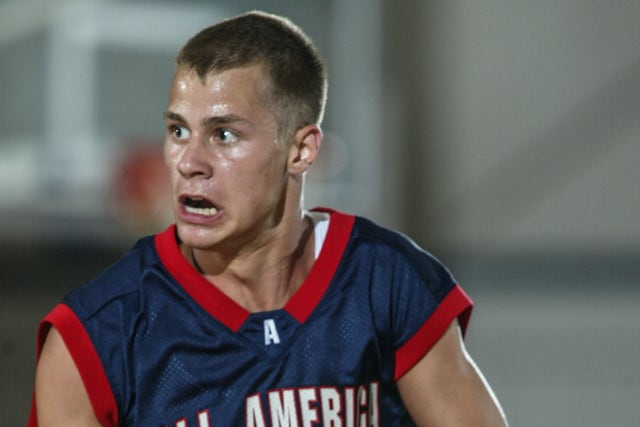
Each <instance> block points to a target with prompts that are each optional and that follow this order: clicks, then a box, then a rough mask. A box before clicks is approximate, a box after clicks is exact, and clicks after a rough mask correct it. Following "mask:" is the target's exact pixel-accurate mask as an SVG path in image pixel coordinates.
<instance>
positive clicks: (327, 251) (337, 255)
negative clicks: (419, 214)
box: [155, 209, 355, 332]
mask: <svg viewBox="0 0 640 427" xmlns="http://www.w3.org/2000/svg"><path fill="white" fill-rule="evenodd" d="M318 211H322V212H327V213H329V214H331V220H330V221H329V229H328V231H327V237H326V239H325V244H324V245H323V248H322V250H321V251H320V255H319V256H318V259H317V260H316V261H315V262H314V264H313V267H312V268H311V271H310V272H309V275H308V276H307V278H306V280H305V281H304V283H303V284H302V285H301V286H300V288H299V289H298V290H297V291H296V293H295V294H294V295H293V296H292V297H291V299H290V300H289V301H288V302H287V304H286V305H285V310H286V311H287V312H289V314H291V316H293V318H295V319H296V320H297V321H298V322H300V323H303V322H304V321H305V320H306V319H307V318H308V317H309V315H310V314H311V312H312V311H313V310H314V309H315V307H316V306H317V305H318V303H319V302H320V299H321V298H322V296H323V295H324V293H325V291H326V290H327V288H328V287H329V283H330V282H331V279H332V277H333V274H334V273H335V271H336V269H337V268H338V264H339V263H340V259H341V258H342V254H343V252H344V249H345V247H346V245H347V242H348V241H349V236H350V234H351V228H352V227H353V222H354V221H355V217H354V216H351V215H346V214H342V213H339V212H335V211H332V210H329V209H318ZM155 246H156V250H157V251H158V256H159V257H160V260H161V261H162V263H163V264H164V266H165V267H166V268H167V270H168V271H169V273H170V274H171V275H172V276H173V277H174V278H175V279H176V280H177V281H178V283H179V284H180V285H181V286H182V287H183V288H184V290H185V291H186V292H187V293H188V294H189V295H190V296H191V297H192V298H193V299H194V300H195V301H196V302H197V303H198V304H200V306H201V307H202V308H203V309H204V310H205V311H207V313H209V314H210V315H211V316H213V317H214V318H216V319H218V320H219V321H220V322H222V323H223V324H224V325H226V326H227V327H228V328H229V329H231V330H232V331H234V332H237V331H238V330H239V329H240V328H241V327H242V324H243V323H244V322H245V321H246V320H247V318H248V317H249V316H250V314H251V313H249V312H248V311H247V310H245V309H244V308H243V307H242V306H240V305H239V304H237V303H236V302H235V301H233V300H232V299H231V298H229V297H228V296H227V295H225V294H224V293H223V292H222V291H220V290H219V289H218V288H216V287H215V286H213V285H212V284H211V283H210V282H209V281H208V280H207V279H205V278H204V277H203V276H202V274H200V273H199V272H198V270H196V268H195V267H194V266H193V265H191V264H190V263H189V262H188V261H187V259H186V258H185V257H184V256H183V255H182V252H181V251H180V246H179V245H178V241H177V236H176V225H175V224H174V225H171V226H170V227H169V228H167V229H166V230H165V231H163V232H161V233H159V234H157V235H156V236H155Z"/></svg>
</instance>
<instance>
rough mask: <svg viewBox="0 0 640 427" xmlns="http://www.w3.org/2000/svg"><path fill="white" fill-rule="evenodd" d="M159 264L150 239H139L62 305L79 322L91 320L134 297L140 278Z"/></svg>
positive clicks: (139, 284)
mask: <svg viewBox="0 0 640 427" xmlns="http://www.w3.org/2000/svg"><path fill="white" fill-rule="evenodd" d="M159 263H160V262H159V260H158V256H157V253H156V250H155V245H154V237H153V236H147V237H143V238H142V239H140V240H138V241H137V242H136V244H135V245H134V246H133V247H132V248H131V249H130V250H129V251H127V252H126V253H124V254H123V255H122V257H120V259H118V260H117V261H116V262H114V263H113V264H111V265H110V266H108V267H107V268H106V269H105V270H103V271H102V272H101V273H99V274H98V275H97V276H96V277H94V278H93V279H91V280H89V281H88V282H86V283H85V284H83V285H82V286H80V287H79V288H77V289H75V290H73V291H71V292H70V293H68V294H67V295H66V296H65V297H64V299H63V302H64V303H65V304H66V305H68V306H69V307H71V308H72V310H73V311H74V312H75V313H76V315H77V316H78V317H79V318H80V319H84V318H88V317H91V316H92V315H94V314H95V313H96V312H98V311H100V310H101V309H102V308H104V307H105V306H107V305H109V304H110V303H112V302H114V301H118V300H123V299H127V298H128V297H130V296H132V295H134V294H136V293H137V292H138V291H139V289H140V286H141V283H142V278H143V277H144V276H145V274H147V272H149V271H150V270H152V269H154V268H155V267H156V266H157V265H158V264H159Z"/></svg>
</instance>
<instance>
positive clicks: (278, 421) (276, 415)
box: [269, 389, 298, 427]
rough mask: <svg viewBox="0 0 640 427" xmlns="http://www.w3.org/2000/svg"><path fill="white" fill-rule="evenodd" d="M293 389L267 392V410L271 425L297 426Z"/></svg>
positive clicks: (282, 426)
mask: <svg viewBox="0 0 640 427" xmlns="http://www.w3.org/2000/svg"><path fill="white" fill-rule="evenodd" d="M294 393H295V391H294V390H292V389H291V390H282V391H279V390H274V391H270V392H269V410H270V411H271V425H272V426H273V427H298V416H297V414H296V397H295V394H294Z"/></svg>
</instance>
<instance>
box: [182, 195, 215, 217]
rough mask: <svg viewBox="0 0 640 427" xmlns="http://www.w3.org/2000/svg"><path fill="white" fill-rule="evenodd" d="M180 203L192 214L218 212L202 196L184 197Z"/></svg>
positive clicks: (206, 214) (207, 214)
mask: <svg viewBox="0 0 640 427" xmlns="http://www.w3.org/2000/svg"><path fill="white" fill-rule="evenodd" d="M182 204H183V205H184V208H185V210H186V211H187V212H189V213H192V214H197V215H204V216H213V215H215V214H217V213H218V208H216V207H215V206H214V205H213V203H211V202H210V201H208V200H207V199H204V198H202V197H188V196H187V197H184V199H183V200H182Z"/></svg>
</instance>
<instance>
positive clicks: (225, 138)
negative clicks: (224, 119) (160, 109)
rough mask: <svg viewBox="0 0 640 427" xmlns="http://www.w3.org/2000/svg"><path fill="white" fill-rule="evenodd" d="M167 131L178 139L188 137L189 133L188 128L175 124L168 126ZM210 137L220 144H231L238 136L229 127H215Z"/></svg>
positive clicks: (181, 139)
mask: <svg viewBox="0 0 640 427" xmlns="http://www.w3.org/2000/svg"><path fill="white" fill-rule="evenodd" d="M168 131H169V133H170V134H171V136H172V137H173V138H175V139H176V140H178V141H184V140H186V139H188V138H189V136H190V134H191V131H190V130H189V128H187V127H186V126H182V125H177V124H174V125H170V126H168ZM211 139H212V140H215V141H219V142H220V143H222V144H232V143H235V142H237V141H238V140H239V139H240V137H239V135H238V134H237V133H236V132H234V131H233V130H231V129H229V128H216V129H214V130H213V132H212V133H211Z"/></svg>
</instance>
